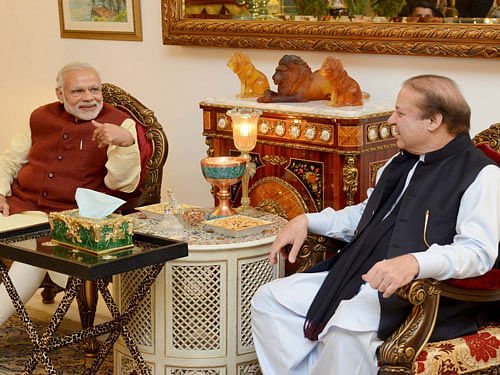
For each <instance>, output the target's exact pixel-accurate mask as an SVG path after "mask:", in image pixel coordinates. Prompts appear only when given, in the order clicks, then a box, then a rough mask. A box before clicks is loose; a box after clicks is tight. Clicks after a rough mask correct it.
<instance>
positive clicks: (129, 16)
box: [58, 0, 142, 41]
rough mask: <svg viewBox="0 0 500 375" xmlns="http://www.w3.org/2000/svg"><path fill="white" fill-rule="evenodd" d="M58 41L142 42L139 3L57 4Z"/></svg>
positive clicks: (69, 0)
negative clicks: (59, 38) (66, 39)
mask: <svg viewBox="0 0 500 375" xmlns="http://www.w3.org/2000/svg"><path fill="white" fill-rule="evenodd" d="M58 2H59V23H60V26H61V38H78V39H111V40H136V41H140V40H142V25H141V6H140V0H58Z"/></svg>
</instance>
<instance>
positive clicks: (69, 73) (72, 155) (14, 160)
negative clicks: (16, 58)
mask: <svg viewBox="0 0 500 375" xmlns="http://www.w3.org/2000/svg"><path fill="white" fill-rule="evenodd" d="M56 95H57V98H58V99H59V101H58V102H54V103H50V104H47V105H44V106H42V107H39V108H37V109H35V110H34V111H33V113H32V114H31V117H30V122H29V124H27V125H26V126H24V127H22V128H21V129H20V130H19V131H18V132H17V134H16V135H15V136H14V138H13V139H12V141H11V144H10V148H9V149H8V150H7V151H5V152H4V153H3V154H1V155H0V211H1V212H2V216H0V231H6V230H9V229H13V228H15V227H19V226H26V225H27V224H35V223H39V222H44V221H46V220H47V214H48V213H49V212H51V211H62V210H67V209H71V208H76V202H75V191H76V188H77V187H82V188H87V189H92V190H96V191H100V192H103V193H107V194H110V195H120V196H121V197H125V198H126V195H127V193H132V192H134V190H135V189H136V188H137V186H138V184H139V181H140V172H141V159H140V152H139V147H138V142H137V131H136V123H135V122H134V120H132V119H131V118H130V117H129V116H128V115H127V114H125V113H124V112H122V111H120V110H118V109H116V108H114V107H113V106H111V105H109V104H106V103H104V102H103V95H102V86H101V79H100V77H99V74H98V72H97V71H96V70H95V69H94V68H93V67H92V66H91V65H89V64H87V63H72V64H68V65H66V66H65V67H63V68H62V69H61V70H60V71H59V73H58V75H57V87H56ZM9 275H10V277H11V278H12V281H13V282H14V285H15V286H16V289H17V291H18V293H19V295H20V297H21V299H22V301H23V302H26V301H27V300H29V298H31V296H32V295H33V294H34V293H35V291H36V290H37V288H38V287H39V285H40V283H41V281H42V279H43V277H44V275H45V270H43V269H40V268H37V267H33V266H29V265H26V264H23V263H18V262H14V263H13V264H12V266H11V268H10V270H9ZM56 281H57V275H56ZM14 311H15V310H14V307H13V305H12V303H11V301H10V299H9V297H8V295H7V292H6V290H5V287H4V286H3V285H2V286H1V287H0V324H2V323H3V322H4V321H5V320H6V319H7V318H8V317H9V316H10V315H11V314H12V313H13V312H14Z"/></svg>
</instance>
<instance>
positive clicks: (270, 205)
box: [255, 199, 288, 220]
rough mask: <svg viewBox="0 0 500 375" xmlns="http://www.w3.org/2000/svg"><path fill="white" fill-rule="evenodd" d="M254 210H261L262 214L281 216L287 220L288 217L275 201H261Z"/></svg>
mask: <svg viewBox="0 0 500 375" xmlns="http://www.w3.org/2000/svg"><path fill="white" fill-rule="evenodd" d="M255 208H257V209H259V210H262V211H264V212H268V213H270V214H273V215H278V216H281V217H282V218H283V219H286V220H288V215H287V214H286V211H285V210H284V209H283V207H281V205H280V204H279V203H278V202H276V201H275V200H272V199H263V200H261V201H260V202H259V203H257V206H255Z"/></svg>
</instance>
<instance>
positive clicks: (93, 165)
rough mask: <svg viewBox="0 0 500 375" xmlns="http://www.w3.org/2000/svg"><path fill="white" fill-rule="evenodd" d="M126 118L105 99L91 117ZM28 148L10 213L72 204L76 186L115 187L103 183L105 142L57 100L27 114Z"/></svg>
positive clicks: (116, 120) (102, 119)
mask: <svg viewBox="0 0 500 375" xmlns="http://www.w3.org/2000/svg"><path fill="white" fill-rule="evenodd" d="M127 118H129V116H127V115H126V114H125V113H124V112H122V111H120V110H118V109H116V108H114V107H113V106H111V105H109V104H106V103H104V106H103V109H102V111H101V113H100V114H99V116H98V117H97V118H96V119H95V120H96V121H98V122H101V123H104V122H107V123H112V124H117V126H119V125H120V124H121V123H122V122H123V121H124V120H125V119H127ZM30 127H31V142H32V145H31V149H30V151H29V154H28V163H27V164H25V165H24V166H23V167H22V168H21V170H20V171H19V175H18V177H17V179H16V180H14V183H13V184H12V196H11V197H8V199H7V202H8V204H9V206H10V214H15V213H18V212H22V211H28V210H40V211H45V212H50V211H62V210H67V209H71V208H76V203H75V191H76V188H77V187H82V188H87V189H92V190H97V191H101V192H104V193H107V194H110V193H111V194H113V192H112V191H111V190H110V189H108V188H107V187H106V186H105V185H104V177H105V176H106V173H107V170H106V167H105V164H106V162H107V148H106V147H104V148H98V147H97V141H93V140H92V133H93V131H94V126H93V125H92V123H91V122H90V121H82V120H78V119H76V118H75V117H74V116H72V115H70V114H69V113H67V112H66V111H65V110H64V106H63V105H62V104H61V103H58V102H55V103H51V104H47V105H45V106H42V107H39V108H37V109H36V110H35V111H33V113H32V114H31V118H30Z"/></svg>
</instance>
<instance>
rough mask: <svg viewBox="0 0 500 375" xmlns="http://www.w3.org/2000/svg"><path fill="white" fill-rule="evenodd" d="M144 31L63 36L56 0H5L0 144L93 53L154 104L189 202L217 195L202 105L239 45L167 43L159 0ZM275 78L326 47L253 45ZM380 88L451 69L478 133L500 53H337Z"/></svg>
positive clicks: (499, 114)
mask: <svg viewBox="0 0 500 375" xmlns="http://www.w3.org/2000/svg"><path fill="white" fill-rule="evenodd" d="M141 3H142V23H143V39H144V40H143V41H142V42H125V41H110V40H103V41H96V40H78V39H61V38H60V35H59V19H58V14H59V12H58V8H57V1H8V0H0V14H1V15H2V22H1V23H0V53H1V54H0V72H1V73H0V88H1V90H0V110H1V113H2V114H3V116H2V121H1V122H0V129H1V137H0V150H2V149H4V148H6V147H7V145H8V140H9V138H10V137H11V136H12V135H13V134H14V132H15V129H16V127H17V126H18V125H19V124H21V123H23V122H26V121H28V118H29V114H30V112H31V111H32V110H33V109H34V108H35V107H37V106H39V105H42V104H45V103H47V102H49V101H54V100H55V94H54V87H55V75H56V73H57V70H58V69H59V68H60V67H61V66H62V65H64V64H66V63H68V62H70V61H76V60H79V61H88V62H90V63H92V64H94V65H95V66H96V67H97V68H98V70H99V71H100V72H101V75H102V77H103V81H105V82H112V83H115V84H117V85H118V86H120V87H122V88H124V89H125V90H127V91H130V92H132V93H133V95H134V96H136V97H137V98H138V99H139V100H141V101H142V102H143V103H145V104H146V105H147V106H148V107H150V108H151V109H152V110H154V111H155V113H156V115H157V117H158V119H159V121H160V122H161V123H162V124H163V126H164V129H165V132H166V134H167V137H168V139H169V143H170V150H169V156H168V160H167V165H166V168H165V178H164V181H163V187H164V188H165V187H170V188H172V189H173V190H174V193H175V194H176V196H177V197H178V198H179V199H180V200H181V201H184V202H191V203H194V204H200V205H209V204H210V203H211V202H212V201H211V196H210V194H209V190H210V189H209V185H208V183H207V182H206V181H205V180H204V179H203V178H202V176H201V173H200V167H199V160H200V159H201V158H202V157H204V156H205V151H206V146H205V143H204V138H203V137H202V135H201V133H202V112H201V110H200V109H199V106H198V103H199V102H200V101H201V100H202V99H204V98H205V97H208V96H226V95H231V94H236V93H237V92H238V91H239V81H238V79H237V77H236V75H234V74H233V73H232V72H231V71H230V70H229V68H227V67H226V65H225V64H226V62H227V60H228V59H229V57H230V56H231V55H232V53H233V52H234V50H233V49H216V48H205V47H179V46H164V45H163V44H162V36H161V4H160V0H142V2H141ZM246 52H247V53H248V54H249V55H250V57H251V59H252V62H253V63H254V64H255V65H256V66H257V68H258V69H259V70H261V71H263V72H264V73H265V74H266V75H267V76H268V77H269V78H270V77H271V75H272V73H273V71H274V68H275V66H276V65H277V62H278V60H279V59H280V57H281V56H282V55H283V54H285V53H288V54H290V53H291V54H298V55H300V56H302V58H303V59H304V60H305V61H307V62H308V63H309V64H310V65H311V67H312V68H313V70H315V69H317V68H319V66H320V65H321V63H322V61H323V60H324V59H325V57H326V56H327V53H326V52H300V51H295V52H293V51H269V50H247V51H246ZM337 55H338V56H339V57H340V58H341V59H342V61H343V62H344V65H345V66H346V67H347V69H348V71H349V72H350V74H351V75H352V76H353V77H354V78H356V79H357V80H358V82H360V84H361V86H362V88H363V90H364V91H367V92H370V93H371V94H372V98H373V99H374V100H376V99H378V98H379V99H389V100H394V99H395V97H396V94H397V91H398V89H399V87H400V84H401V82H402V81H403V80H404V79H406V78H408V77H410V76H412V75H416V74H421V73H437V74H444V75H448V76H450V77H451V78H453V79H455V80H456V81H457V82H458V83H459V84H460V86H461V87H462V89H463V91H464V94H465V96H466V98H467V99H468V101H469V103H470V105H471V108H472V113H473V115H472V133H473V134H475V133H477V132H478V131H479V130H481V129H483V128H485V127H487V126H488V125H490V124H492V123H494V122H500V103H499V98H500V95H498V89H499V86H500V63H499V61H498V59H496V60H494V59H465V58H437V57H409V56H387V55H356V54H337Z"/></svg>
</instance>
